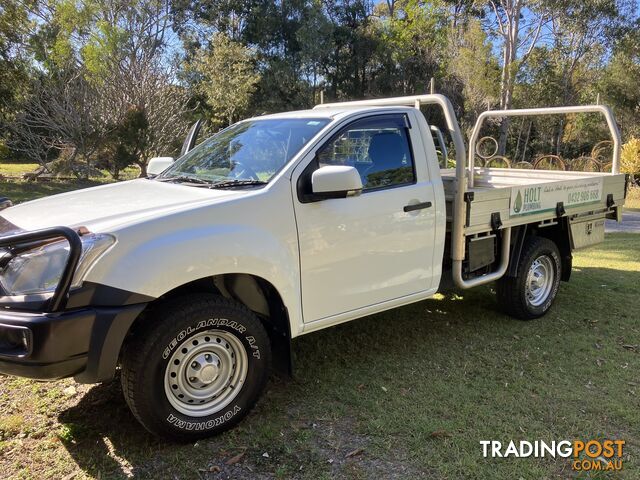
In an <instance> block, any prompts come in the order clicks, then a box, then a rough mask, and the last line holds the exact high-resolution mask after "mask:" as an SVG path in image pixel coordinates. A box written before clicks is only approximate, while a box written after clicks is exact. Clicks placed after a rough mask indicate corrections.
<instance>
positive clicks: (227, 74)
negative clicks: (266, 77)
mask: <svg viewBox="0 0 640 480" xmlns="http://www.w3.org/2000/svg"><path fill="white" fill-rule="evenodd" d="M192 68H193V69H194V70H195V71H196V72H197V73H198V74H199V76H200V84H199V86H198V89H199V90H200V91H201V92H202V94H203V95H204V97H205V99H206V101H207V103H208V104H209V107H210V108H211V111H212V112H213V120H214V121H215V122H217V123H219V124H231V123H233V122H234V121H236V120H238V119H239V118H240V116H241V115H242V114H243V113H244V112H245V111H246V110H247V109H248V107H249V103H250V101H251V96H252V94H253V92H254V91H255V89H256V84H257V83H258V81H259V80H260V74H259V73H258V72H257V71H256V66H255V55H254V52H253V51H252V50H251V49H250V48H248V47H246V46H244V45H242V44H241V43H239V42H237V41H234V40H231V39H230V38H229V37H228V36H226V35H225V34H222V33H217V34H216V35H214V37H213V39H212V40H211V45H210V48H209V49H208V50H204V51H202V52H200V53H199V54H198V55H197V56H196V58H195V61H194V62H193V65H192Z"/></svg>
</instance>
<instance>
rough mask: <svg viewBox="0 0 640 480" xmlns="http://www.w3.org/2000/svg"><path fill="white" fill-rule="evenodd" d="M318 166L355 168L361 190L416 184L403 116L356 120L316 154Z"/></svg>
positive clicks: (405, 122) (405, 121)
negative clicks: (362, 188) (361, 186)
mask: <svg viewBox="0 0 640 480" xmlns="http://www.w3.org/2000/svg"><path fill="white" fill-rule="evenodd" d="M318 161H319V166H320V167H324V166H325V165H348V166H350V167H355V168H356V169H357V170H358V172H359V173H360V177H361V178H362V185H363V187H364V190H365V191H366V190H372V189H375V188H384V187H392V186H398V185H406V184H409V183H413V182H415V169H414V165H413V157H412V155H411V148H410V145H409V132H408V129H407V120H406V118H405V116H404V115H387V116H377V117H372V118H366V119H362V120H358V121H356V122H354V123H352V124H351V125H349V126H348V127H347V128H346V129H345V130H343V131H342V132H341V133H339V134H338V136H337V137H334V138H333V139H332V140H331V141H330V142H329V143H328V144H327V145H325V146H324V147H322V149H321V150H320V152H319V153H318Z"/></svg>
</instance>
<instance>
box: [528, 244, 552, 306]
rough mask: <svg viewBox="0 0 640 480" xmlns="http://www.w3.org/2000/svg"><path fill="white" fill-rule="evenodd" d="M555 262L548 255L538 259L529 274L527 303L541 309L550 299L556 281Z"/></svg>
mask: <svg viewBox="0 0 640 480" xmlns="http://www.w3.org/2000/svg"><path fill="white" fill-rule="evenodd" d="M555 275H556V274H555V269H554V264H553V260H552V259H551V257H549V256H548V255H542V256H540V257H538V258H536V259H535V260H534V261H533V263H532V264H531V267H530V268H529V273H528V274H527V283H526V295H527V302H529V304H530V305H532V306H534V307H539V306H540V305H542V304H543V303H544V302H545V301H546V300H547V299H548V298H549V294H550V293H551V289H552V288H553V284H554V281H555Z"/></svg>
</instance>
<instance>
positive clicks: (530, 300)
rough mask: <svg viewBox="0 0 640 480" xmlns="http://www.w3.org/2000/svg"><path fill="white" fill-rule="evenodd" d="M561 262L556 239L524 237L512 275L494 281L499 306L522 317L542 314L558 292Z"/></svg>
mask: <svg viewBox="0 0 640 480" xmlns="http://www.w3.org/2000/svg"><path fill="white" fill-rule="evenodd" d="M561 273H562V263H561V262H560V252H559V250H558V247H557V246H556V244H555V243H553V242H552V241H551V240H549V239H547V238H543V237H529V238H528V239H527V240H525V244H524V246H523V249H522V255H521V256H520V262H519V264H518V268H517V274H516V276H514V277H503V278H501V279H500V280H499V281H498V284H497V289H496V290H497V296H498V303H499V305H500V307H501V308H502V310H503V311H504V312H505V313H507V314H508V315H511V316H512V317H515V318H518V319H521V320H532V319H534V318H539V317H541V316H543V315H544V314H545V313H547V311H548V310H549V309H550V308H551V305H552V304H553V301H554V300H555V298H556V295H557V293H558V288H559V286H560V277H561Z"/></svg>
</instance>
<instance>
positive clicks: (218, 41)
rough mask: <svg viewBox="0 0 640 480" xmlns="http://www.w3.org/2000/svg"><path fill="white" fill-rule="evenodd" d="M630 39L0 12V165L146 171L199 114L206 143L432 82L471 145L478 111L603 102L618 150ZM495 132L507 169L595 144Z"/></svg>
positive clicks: (314, 7)
mask: <svg viewBox="0 0 640 480" xmlns="http://www.w3.org/2000/svg"><path fill="white" fill-rule="evenodd" d="M637 27H638V12H637V6H636V3H635V0H584V1H578V0H570V1H559V0H492V1H479V0H476V1H474V0H430V1H420V0H386V1H377V0H376V1H372V0H342V1H340V0H289V1H275V2H274V1H266V0H209V1H202V0H84V1H78V0H4V1H3V2H2V5H1V6H0V129H1V130H0V158H1V159H2V160H3V161H8V160H19V161H29V162H36V163H39V164H41V165H47V166H48V167H47V168H48V170H52V169H53V167H52V166H51V165H50V164H51V163H57V164H60V163H62V164H63V165H62V166H58V167H57V170H58V171H60V170H61V171H65V172H71V173H73V174H75V175H76V176H79V177H87V176H90V175H91V174H92V172H94V171H95V168H96V167H99V168H102V169H106V170H107V171H109V172H110V173H111V175H112V176H114V177H116V178H117V177H118V175H119V172H120V170H122V169H123V168H125V167H126V166H128V165H137V166H138V167H139V169H140V171H141V174H144V172H145V167H146V164H147V162H148V160H149V158H151V157H152V156H155V155H172V154H175V153H177V150H178V148H179V145H180V143H181V140H182V138H183V136H184V133H185V131H186V129H187V128H188V125H189V123H190V122H192V121H193V120H194V119H195V118H197V117H205V118H206V119H208V120H210V123H211V126H212V128H214V129H216V128H220V127H223V126H226V125H227V124H229V123H231V122H234V121H237V120H238V119H240V118H242V117H245V116H248V115H259V114H263V113H269V112H274V111H282V110H290V109H298V108H307V107H310V106H313V105H314V104H316V103H318V102H319V101H320V95H321V93H320V92H321V91H322V93H323V95H324V99H325V100H340V99H352V98H367V97H376V96H389V95H407V94H416V93H424V92H426V91H428V89H429V81H430V78H431V77H434V78H435V79H436V87H437V90H438V92H440V93H444V94H446V95H448V96H449V97H450V98H451V99H452V101H453V103H454V105H455V108H456V110H457V113H458V115H459V118H460V119H461V123H462V126H463V129H465V130H467V131H469V130H470V128H471V127H472V126H473V122H474V121H475V118H476V117H477V115H478V114H479V113H480V112H481V111H483V110H485V109H487V108H515V107H535V106H549V105H569V104H580V103H595V101H596V100H597V99H598V98H599V99H600V101H601V102H603V103H607V104H608V105H610V106H612V107H613V108H614V110H615V113H616V116H617V119H618V121H619V123H620V127H621V130H622V133H623V136H624V139H625V141H627V140H629V139H630V138H632V137H636V138H637V137H639V136H640V132H639V131H638V130H639V129H640V122H638V117H639V116H640V112H639V107H640V93H639V90H638V88H637V85H638V82H639V81H640V33H638V28H637ZM435 120H437V119H435ZM493 129H494V132H493V133H495V136H496V138H499V143H500V153H501V154H505V155H507V156H508V157H509V158H512V159H513V161H527V162H533V161H535V158H534V153H533V152H534V150H535V149H536V147H540V146H544V148H545V149H546V150H547V153H553V154H556V155H559V156H562V157H563V158H564V157H567V158H576V157H580V156H584V155H591V154H592V153H593V152H590V151H588V150H589V149H591V148H592V147H593V145H594V144H595V143H597V142H598V141H599V140H600V139H601V138H603V132H602V130H601V128H600V127H598V125H596V124H595V123H594V121H592V120H589V119H585V118H582V117H579V118H573V119H571V118H568V119H564V118H553V119H548V120H546V121H544V122H538V123H525V122H523V123H522V124H520V123H517V122H516V124H510V122H506V121H504V122H502V123H501V124H499V125H494V126H493ZM627 151H628V152H630V151H634V150H633V149H632V148H629V149H628V150H627ZM637 163H638V162H637V161H636V162H632V164H634V165H635V164H637Z"/></svg>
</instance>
